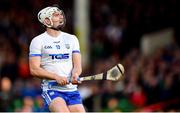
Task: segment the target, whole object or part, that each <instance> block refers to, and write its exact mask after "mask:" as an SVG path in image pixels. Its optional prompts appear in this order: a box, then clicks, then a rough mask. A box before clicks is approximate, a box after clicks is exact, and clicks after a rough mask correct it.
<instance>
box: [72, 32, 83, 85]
mask: <svg viewBox="0 0 180 113" xmlns="http://www.w3.org/2000/svg"><path fill="white" fill-rule="evenodd" d="M72 63H73V69H72V73H71V74H72V76H71V82H72V83H77V78H78V77H79V75H80V74H81V72H82V65H81V53H80V47H79V41H78V39H77V37H76V36H75V37H74V43H73V49H72Z"/></svg>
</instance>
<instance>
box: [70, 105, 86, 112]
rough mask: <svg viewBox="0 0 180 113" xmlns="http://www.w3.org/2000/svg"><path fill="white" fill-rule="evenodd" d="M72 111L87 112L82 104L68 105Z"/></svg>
mask: <svg viewBox="0 0 180 113" xmlns="http://www.w3.org/2000/svg"><path fill="white" fill-rule="evenodd" d="M68 108H69V111H70V112H86V111H85V109H84V106H83V105H82V104H74V105H69V106H68Z"/></svg>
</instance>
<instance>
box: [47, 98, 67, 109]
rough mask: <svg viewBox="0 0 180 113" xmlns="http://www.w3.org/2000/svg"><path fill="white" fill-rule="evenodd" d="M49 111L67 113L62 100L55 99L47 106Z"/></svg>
mask: <svg viewBox="0 0 180 113" xmlns="http://www.w3.org/2000/svg"><path fill="white" fill-rule="evenodd" d="M49 110H50V111H51V112H69V110H68V107H67V105H66V102H65V101H64V99H62V98H60V97H57V98H55V99H53V100H52V101H51V103H50V104H49Z"/></svg>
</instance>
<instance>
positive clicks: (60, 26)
mask: <svg viewBox="0 0 180 113" xmlns="http://www.w3.org/2000/svg"><path fill="white" fill-rule="evenodd" d="M49 28H50V29H53V30H56V31H60V30H61V29H62V28H63V24H62V25H58V26H57V27H53V26H52V27H49Z"/></svg>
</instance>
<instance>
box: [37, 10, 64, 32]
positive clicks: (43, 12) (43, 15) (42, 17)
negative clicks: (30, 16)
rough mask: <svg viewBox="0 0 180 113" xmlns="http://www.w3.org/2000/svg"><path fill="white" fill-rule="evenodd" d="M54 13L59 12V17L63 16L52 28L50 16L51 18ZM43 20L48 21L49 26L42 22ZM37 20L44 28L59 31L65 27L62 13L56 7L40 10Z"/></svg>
mask: <svg viewBox="0 0 180 113" xmlns="http://www.w3.org/2000/svg"><path fill="white" fill-rule="evenodd" d="M55 12H59V13H60V14H61V15H63V21H62V22H61V23H60V25H59V26H57V27H56V28H55V27H54V26H53V22H52V16H53V13H55ZM45 19H49V20H50V24H46V23H45V22H44V21H45ZM38 20H39V21H40V22H41V23H42V24H43V25H45V26H46V27H48V28H52V29H54V30H60V29H61V28H63V27H64V26H65V23H66V18H65V15H64V12H63V11H62V10H60V9H59V8H58V7H46V8H44V9H42V10H41V11H39V13H38Z"/></svg>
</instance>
